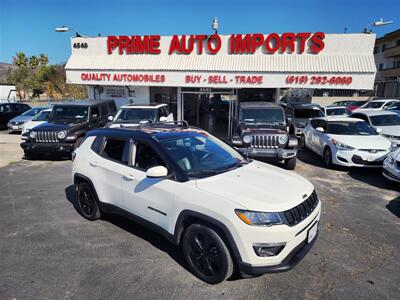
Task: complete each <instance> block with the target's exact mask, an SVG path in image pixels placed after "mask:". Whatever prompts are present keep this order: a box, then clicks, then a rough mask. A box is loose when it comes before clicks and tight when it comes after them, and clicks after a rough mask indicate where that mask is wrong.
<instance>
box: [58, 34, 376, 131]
mask: <svg viewBox="0 0 400 300" xmlns="http://www.w3.org/2000/svg"><path fill="white" fill-rule="evenodd" d="M374 43H375V35H374V34H324V33H322V32H317V33H283V34H276V33H270V34H232V35H219V34H211V35H180V36H178V35H173V36H159V35H148V36H108V37H93V38H86V37H74V38H72V39H71V49H72V54H71V57H70V58H69V60H68V62H67V65H66V76H67V83H69V84H83V85H87V86H88V91H89V98H92V99H115V101H116V103H117V105H122V104H124V103H128V102H131V103H137V104H149V103H167V104H168V105H169V108H170V110H171V112H173V114H174V117H175V119H178V120H182V119H184V120H187V121H188V122H189V123H190V124H191V125H194V126H199V127H202V128H204V129H206V130H209V131H211V132H214V131H215V132H216V131H218V133H219V136H221V137H223V138H224V137H229V135H230V130H231V129H230V124H231V121H232V120H233V119H234V118H235V117H236V114H237V105H238V103H240V102H244V101H270V102H279V99H280V95H281V92H280V91H281V89H286V88H290V89H305V90H307V89H347V90H372V89H373V86H374V79H375V73H376V67H375V62H374V56H373V49H374Z"/></svg>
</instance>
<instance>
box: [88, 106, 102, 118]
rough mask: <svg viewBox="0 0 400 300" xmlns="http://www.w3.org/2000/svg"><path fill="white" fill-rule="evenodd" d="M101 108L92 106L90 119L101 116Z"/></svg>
mask: <svg viewBox="0 0 400 300" xmlns="http://www.w3.org/2000/svg"><path fill="white" fill-rule="evenodd" d="M99 115H100V114H99V107H98V106H92V107H91V108H90V117H91V118H97V117H98V116H99Z"/></svg>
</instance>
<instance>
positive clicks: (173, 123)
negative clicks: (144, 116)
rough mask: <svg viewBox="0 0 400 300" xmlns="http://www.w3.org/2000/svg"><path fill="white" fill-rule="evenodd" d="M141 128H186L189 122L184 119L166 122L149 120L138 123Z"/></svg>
mask: <svg viewBox="0 0 400 300" xmlns="http://www.w3.org/2000/svg"><path fill="white" fill-rule="evenodd" d="M140 127H141V128H144V127H182V128H188V127H189V123H188V122H187V121H185V120H180V121H167V122H155V123H152V122H149V123H145V124H142V125H140Z"/></svg>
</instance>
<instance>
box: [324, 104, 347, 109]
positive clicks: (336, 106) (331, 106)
mask: <svg viewBox="0 0 400 300" xmlns="http://www.w3.org/2000/svg"><path fill="white" fill-rule="evenodd" d="M325 108H326V109H338V108H347V106H344V105H328V106H325Z"/></svg>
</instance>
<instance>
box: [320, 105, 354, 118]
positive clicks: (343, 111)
mask: <svg viewBox="0 0 400 300" xmlns="http://www.w3.org/2000/svg"><path fill="white" fill-rule="evenodd" d="M321 109H322V111H323V112H324V114H325V116H349V115H351V110H349V109H348V108H347V107H346V106H339V105H337V106H325V107H322V108H321Z"/></svg>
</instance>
